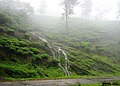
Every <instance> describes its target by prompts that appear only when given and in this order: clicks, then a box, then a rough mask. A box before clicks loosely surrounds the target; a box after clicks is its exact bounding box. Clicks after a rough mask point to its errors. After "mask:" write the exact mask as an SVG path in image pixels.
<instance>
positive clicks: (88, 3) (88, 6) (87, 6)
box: [82, 0, 92, 18]
mask: <svg viewBox="0 0 120 86" xmlns="http://www.w3.org/2000/svg"><path fill="white" fill-rule="evenodd" d="M82 7H83V12H82V17H83V18H89V16H90V13H91V11H92V0H84V1H83V4H82Z"/></svg>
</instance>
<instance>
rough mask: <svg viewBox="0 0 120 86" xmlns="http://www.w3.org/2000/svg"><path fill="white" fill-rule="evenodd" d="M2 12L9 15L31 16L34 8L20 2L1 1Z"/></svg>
mask: <svg viewBox="0 0 120 86" xmlns="http://www.w3.org/2000/svg"><path fill="white" fill-rule="evenodd" d="M0 10H4V11H7V12H9V13H11V14H12V13H13V14H15V13H24V14H26V15H30V14H32V13H33V7H31V6H30V4H29V3H25V2H20V1H19V0H0Z"/></svg>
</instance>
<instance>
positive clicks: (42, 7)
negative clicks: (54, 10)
mask: <svg viewBox="0 0 120 86" xmlns="http://www.w3.org/2000/svg"><path fill="white" fill-rule="evenodd" d="M46 8H47V3H46V1H45V0H41V2H40V8H39V9H38V13H39V14H40V15H44V14H45V13H46Z"/></svg>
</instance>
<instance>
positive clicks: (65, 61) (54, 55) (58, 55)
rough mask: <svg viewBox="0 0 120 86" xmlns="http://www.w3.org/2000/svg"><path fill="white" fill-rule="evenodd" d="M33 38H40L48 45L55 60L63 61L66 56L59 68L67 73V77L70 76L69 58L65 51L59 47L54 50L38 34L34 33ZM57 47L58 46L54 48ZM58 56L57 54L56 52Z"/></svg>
mask: <svg viewBox="0 0 120 86" xmlns="http://www.w3.org/2000/svg"><path fill="white" fill-rule="evenodd" d="M31 33H32V32H31ZM32 35H33V36H36V37H38V38H39V39H40V40H41V41H43V42H45V43H46V44H47V46H48V47H49V48H50V50H51V52H52V55H53V58H58V59H59V60H60V59H61V57H62V55H63V56H64V64H61V62H59V63H58V66H59V67H60V68H61V69H62V70H63V72H64V73H65V75H66V76H69V75H70V74H69V71H68V57H67V54H66V53H65V51H64V50H62V49H61V48H60V47H57V50H56V49H55V48H53V47H52V46H51V45H50V44H49V42H48V41H47V40H46V39H45V38H43V37H41V36H40V35H38V34H36V33H32ZM30 40H32V38H30ZM54 47H56V46H54ZM55 51H56V52H57V53H58V54H56V52H55Z"/></svg>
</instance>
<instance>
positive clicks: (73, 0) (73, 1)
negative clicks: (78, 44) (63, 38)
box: [61, 0, 79, 33]
mask: <svg viewBox="0 0 120 86" xmlns="http://www.w3.org/2000/svg"><path fill="white" fill-rule="evenodd" d="M61 4H62V6H63V9H64V13H63V14H62V15H63V16H64V17H65V21H66V33H68V18H69V17H70V15H72V14H74V12H73V8H74V6H76V5H77V4H79V2H78V0H63V2H62V3H61Z"/></svg>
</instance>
